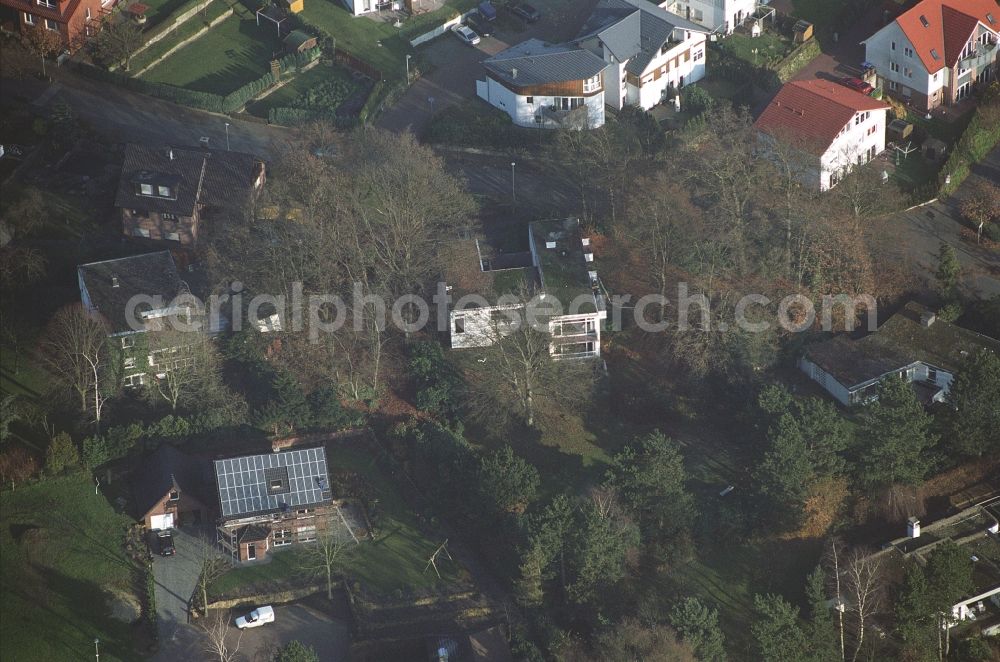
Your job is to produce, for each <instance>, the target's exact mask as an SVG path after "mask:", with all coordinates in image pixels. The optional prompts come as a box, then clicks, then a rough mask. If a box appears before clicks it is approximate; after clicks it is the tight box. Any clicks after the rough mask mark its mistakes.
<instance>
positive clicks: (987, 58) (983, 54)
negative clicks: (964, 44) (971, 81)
mask: <svg viewBox="0 0 1000 662" xmlns="http://www.w3.org/2000/svg"><path fill="white" fill-rule="evenodd" d="M996 48H997V45H996V44H995V43H993V42H989V43H986V44H976V47H975V48H974V49H973V51H972V53H970V54H969V55H966V56H965V57H963V58H961V59H959V61H958V69H959V71H962V70H965V69H978V68H979V67H981V66H983V65H986V64H989V63H990V62H992V61H993V59H994V58H995V57H996Z"/></svg>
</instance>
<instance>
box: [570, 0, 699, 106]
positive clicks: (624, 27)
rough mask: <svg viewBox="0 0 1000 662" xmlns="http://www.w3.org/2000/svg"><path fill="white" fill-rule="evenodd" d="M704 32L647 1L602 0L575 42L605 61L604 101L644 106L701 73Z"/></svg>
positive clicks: (651, 103) (652, 103) (696, 77)
mask: <svg viewBox="0 0 1000 662" xmlns="http://www.w3.org/2000/svg"><path fill="white" fill-rule="evenodd" d="M708 32H710V30H709V29H708V28H706V27H704V26H701V25H698V24H697V23H694V22H692V21H689V20H687V19H685V18H683V17H681V16H678V15H676V14H672V13H670V12H668V11H666V10H664V9H662V8H661V7H658V6H656V5H655V4H653V3H651V2H647V0H600V1H599V2H598V3H597V6H596V7H595V9H594V12H593V13H592V14H591V16H590V18H589V19H588V20H587V22H586V23H585V24H584V26H583V29H582V30H581V33H580V36H578V37H577V39H576V41H577V43H578V44H579V45H580V46H581V47H583V48H585V49H587V50H589V51H591V52H593V53H594V54H595V55H598V56H600V57H601V58H602V59H603V60H604V61H605V62H606V63H607V65H608V69H607V71H606V72H605V76H604V101H605V103H607V105H609V106H611V107H613V108H616V109H619V110H620V109H621V108H622V107H624V106H626V105H634V106H639V107H641V108H643V109H646V110H648V109H650V108H652V107H653V106H655V105H657V104H658V103H661V102H663V101H665V100H666V99H667V98H668V97H669V96H670V91H671V90H676V89H679V88H682V87H684V86H685V85H688V84H690V83H694V82H696V81H699V80H701V79H702V78H704V77H705V73H706V69H705V58H706V52H707V48H706V41H707V35H708Z"/></svg>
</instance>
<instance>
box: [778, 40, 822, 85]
mask: <svg viewBox="0 0 1000 662" xmlns="http://www.w3.org/2000/svg"><path fill="white" fill-rule="evenodd" d="M822 52H823V51H822V50H821V49H820V47H819V41H817V40H815V39H810V40H809V41H807V42H805V43H804V44H800V45H799V46H798V47H797V48H796V49H795V50H793V51H792V52H791V53H789V54H788V55H787V56H786V57H785V59H783V60H782V61H781V62H779V63H778V64H776V65H775V66H774V71H775V73H777V74H778V80H780V81H781V82H782V83H787V82H788V81H790V80H791V79H792V77H793V76H795V74H797V73H798V72H799V70H801V69H802V67H804V66H806V65H807V64H809V63H810V62H812V61H813V59H815V58H816V57H817V56H819V55H820V54H822Z"/></svg>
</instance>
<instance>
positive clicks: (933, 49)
mask: <svg viewBox="0 0 1000 662" xmlns="http://www.w3.org/2000/svg"><path fill="white" fill-rule="evenodd" d="M931 57H932V58H934V59H935V60H940V59H941V56H940V55H939V54H938V52H937V49H936V48H932V49H931Z"/></svg>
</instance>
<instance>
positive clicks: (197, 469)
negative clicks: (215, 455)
mask: <svg viewBox="0 0 1000 662" xmlns="http://www.w3.org/2000/svg"><path fill="white" fill-rule="evenodd" d="M175 485H176V486H177V488H178V489H179V490H180V491H181V492H183V493H185V494H187V495H189V496H193V497H194V498H195V499H197V500H198V501H200V502H201V504H202V505H204V506H211V505H212V470H211V463H210V462H209V461H208V460H202V459H200V458H195V457H191V456H190V455H187V454H185V453H182V452H181V451H179V450H177V449H176V448H174V447H173V446H171V445H169V444H163V445H161V446H160V447H159V448H158V449H156V451H155V452H153V453H152V454H150V455H147V456H146V457H144V458H142V459H141V460H139V463H138V466H137V467H136V469H135V470H134V471H133V472H132V477H131V493H132V500H131V502H130V510H131V514H132V516H133V517H134V518H135V519H141V518H142V517H145V515H146V513H148V512H149V510H150V509H151V508H152V507H153V505H155V504H156V503H158V502H159V501H160V500H161V499H162V498H163V497H164V496H166V495H167V493H168V492H170V491H171V490H173V489H174V486H175Z"/></svg>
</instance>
